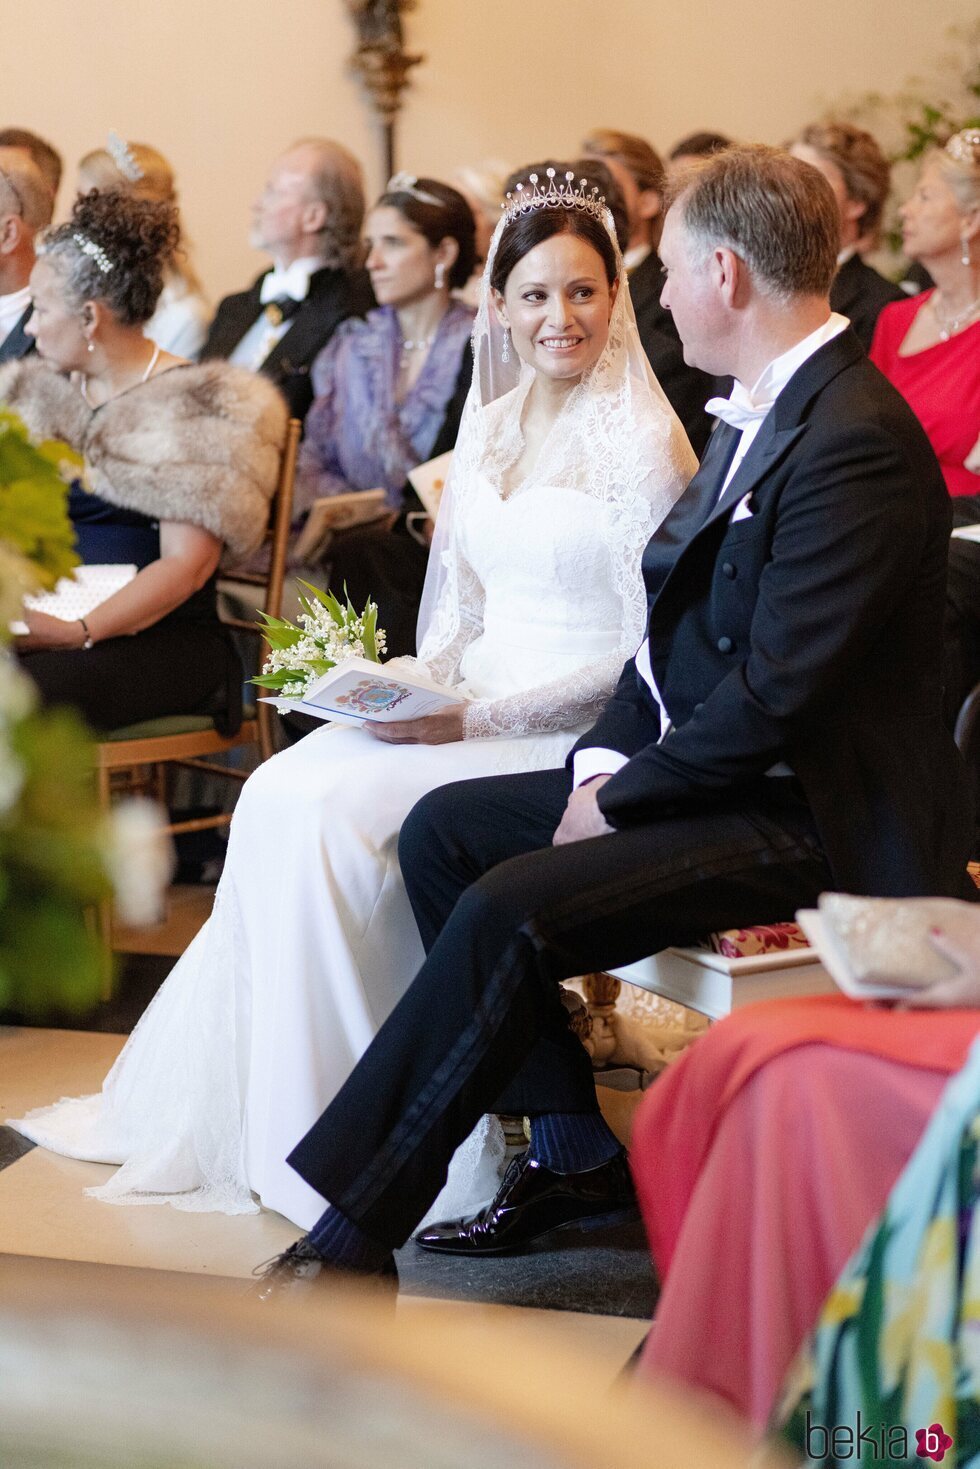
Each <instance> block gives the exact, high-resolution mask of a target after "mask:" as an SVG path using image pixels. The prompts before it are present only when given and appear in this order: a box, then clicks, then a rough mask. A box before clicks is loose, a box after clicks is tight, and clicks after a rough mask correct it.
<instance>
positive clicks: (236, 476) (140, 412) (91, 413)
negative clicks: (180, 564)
mask: <svg viewBox="0 0 980 1469" xmlns="http://www.w3.org/2000/svg"><path fill="white" fill-rule="evenodd" d="M0 402H2V403H4V404H6V406H7V407H9V408H12V409H13V410H14V411H15V412H16V413H19V414H20V416H21V417H22V418H23V420H24V422H25V423H26V424H27V427H28V430H29V432H30V433H31V435H32V437H34V438H36V439H61V440H63V441H64V442H65V443H66V444H68V445H70V447H71V448H73V449H75V450H77V451H78V452H79V453H80V454H81V455H83V457H84V459H85V465H86V471H85V484H86V488H87V489H89V490H91V491H92V493H93V494H96V495H100V496H101V497H102V498H103V499H104V500H108V501H109V502H110V503H111V504H113V505H119V506H120V507H121V508H123V509H126V510H138V511H140V512H142V514H144V515H150V516H152V517H153V519H154V520H178V521H186V522H189V523H190V524H191V525H199V526H203V528H204V529H205V530H209V531H211V533H212V535H215V536H219V537H220V538H221V540H222V541H224V543H225V544H226V546H227V547H228V548H229V550H230V551H231V552H232V553H233V554H234V555H236V556H244V555H248V553H249V552H251V551H254V550H255V549H256V547H257V546H258V545H259V544H260V542H261V540H262V535H263V533H264V531H265V527H266V522H267V520H268V517H269V502H270V500H271V499H272V496H273V495H274V494H275V490H276V481H277V479H278V476H279V463H280V458H281V454H282V446H283V443H284V441H285V437H286V421H287V410H286V405H285V403H284V401H283V399H282V397H281V395H280V394H279V391H278V390H277V389H276V388H274V387H273V386H272V384H271V383H270V382H268V380H267V379H265V378H262V377H258V376H257V375H256V374H254V373H251V372H246V371H245V370H244V369H243V368H240V367H232V366H230V365H229V364H228V363H227V362H204V363H201V364H200V365H196V364H189V365H188V366H186V367H174V368H171V369H169V371H167V372H161V373H160V374H159V375H158V376H157V377H151V378H150V379H149V380H148V381H147V382H145V383H138V384H137V385H136V386H135V387H132V388H129V389H128V390H127V391H126V392H125V393H121V394H120V395H119V397H118V398H111V399H110V400H109V402H108V403H105V404H103V406H102V407H101V408H97V409H92V408H90V407H89V406H88V404H87V403H86V402H85V400H84V398H83V397H82V395H81V393H80V392H79V391H78V389H77V388H76V387H75V386H73V384H72V383H70V382H69V381H68V379H67V378H65V377H62V375H61V374H60V373H58V372H55V371H54V370H53V369H52V368H50V367H48V366H47V364H46V363H44V362H41V361H39V360H38V359H37V358H27V359H25V360H24V361H21V362H11V363H8V364H6V365H5V366H3V367H2V368H0Z"/></svg>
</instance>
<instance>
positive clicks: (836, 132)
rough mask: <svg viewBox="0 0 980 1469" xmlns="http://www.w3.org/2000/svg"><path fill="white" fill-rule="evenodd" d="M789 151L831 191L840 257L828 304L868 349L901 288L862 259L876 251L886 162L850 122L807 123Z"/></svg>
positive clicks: (901, 293)
mask: <svg viewBox="0 0 980 1469" xmlns="http://www.w3.org/2000/svg"><path fill="white" fill-rule="evenodd" d="M789 148H790V152H791V153H793V154H794V155H795V156H796V157H797V158H802V159H803V162H804V163H812V164H813V167H814V168H819V170H820V172H821V173H822V174H823V176H824V178H825V179H826V180H827V182H828V184H829V185H830V187H831V188H832V189H833V191H834V198H835V199H836V200H837V207H838V209H839V210H840V253H839V254H838V256H837V274H836V276H835V277H834V284H833V285H832V286H831V288H830V304H831V307H832V308H833V310H834V311H839V312H840V313H841V315H842V316H846V317H847V318H848V320H849V321H850V323H851V326H852V327H853V328H854V330H855V331H856V332H857V334H858V336H859V337H860V338H861V341H862V342H863V343H864V346H865V348H866V349H868V348H870V346H871V338H872V336H873V334H874V329H875V322H876V321H877V320H878V316H879V313H880V312H881V310H882V308H883V307H885V306H887V305H888V304H889V303H890V302H891V301H902V300H904V299H905V292H904V291H903V290H902V288H901V286H897V285H895V283H894V282H893V281H889V280H886V279H885V277H884V276H883V275H879V273H878V271H876V270H875V269H874V268H873V266H870V265H869V264H868V263H867V261H866V260H865V259H864V258H863V257H864V254H865V252H866V251H868V250H873V249H874V248H875V246H876V244H877V243H878V236H879V234H880V232H881V217H882V214H883V212H884V208H885V202H886V200H887V198H888V187H889V181H890V169H889V166H888V160H887V158H886V157H885V155H884V153H882V151H881V149H880V148H879V147H878V144H877V143H876V142H875V140H874V138H873V137H872V136H871V134H870V133H866V132H865V131H864V129H863V128H858V127H855V126H854V125H853V123H849V122H827V123H820V122H815V123H811V124H810V126H809V127H805V128H804V129H803V131H802V132H801V133H800V135H799V137H798V138H797V139H796V140H795V142H793V143H791V144H790V145H789Z"/></svg>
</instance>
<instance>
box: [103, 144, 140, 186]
mask: <svg viewBox="0 0 980 1469" xmlns="http://www.w3.org/2000/svg"><path fill="white" fill-rule="evenodd" d="M105 150H106V152H107V153H108V155H109V157H110V158H111V159H112V161H113V163H114V164H115V165H116V167H117V168H118V170H119V172H120V173H121V174H122V176H123V178H124V179H128V180H129V182H130V183H131V184H138V183H139V181H140V179H141V178H142V177H143V170H142V169H141V168H140V166H139V164H138V163H137V162H136V157H135V155H134V153H133V150H132V148H131V147H130V146H129V144H128V143H127V142H126V140H125V138H121V137H120V136H119V134H118V133H110V134H109V136H108V137H107V138H106V140H105Z"/></svg>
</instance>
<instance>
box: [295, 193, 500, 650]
mask: <svg viewBox="0 0 980 1469" xmlns="http://www.w3.org/2000/svg"><path fill="white" fill-rule="evenodd" d="M498 212H499V211H498ZM475 233H476V227H475V224H474V221H473V215H472V212H471V210H470V207H469V205H468V204H467V202H466V200H465V199H464V198H463V196H462V194H459V193H457V191H456V190H455V189H451V188H450V187H449V186H448V184H442V183H439V182H437V181H436V180H435V179H416V178H413V177H412V176H411V175H410V174H406V173H401V174H396V175H395V177H394V178H393V179H391V180H390V181H389V183H388V186H387V188H386V189H385V192H384V193H383V194H382V195H381V197H380V199H379V200H378V201H377V203H376V204H375V205H374V208H373V209H372V210H371V212H370V213H369V215H368V217H367V222H366V227H365V237H366V245H367V251H368V254H367V262H366V264H367V271H368V274H369V275H370V277H371V286H372V289H373V291H374V296H375V299H376V300H377V301H378V302H379V303H380V304H379V306H378V309H377V310H376V311H371V312H369V313H368V316H367V318H366V319H365V320H363V321H362V320H360V319H357V318H355V319H351V320H348V321H345V322H343V323H342V325H341V326H339V327H338V328H337V330H336V331H335V332H334V334H333V336H332V338H331V339H330V342H329V343H328V344H327V346H326V347H324V349H323V351H322V352H321V353H320V355H319V357H318V358H317V359H316V361H315V362H314V364H313V386H314V390H315V392H316V398H315V400H314V403H313V406H312V408H311V409H310V411H309V413H308V414H307V417H306V434H305V437H304V439H303V443H302V446H301V448H300V455H299V462H298V465H297V471H296V493H295V502H294V505H295V511H296V513H297V515H301V514H303V513H304V512H305V511H307V510H308V509H309V507H310V505H311V504H312V503H313V501H314V500H317V499H320V498H322V497H325V496H329V495H337V494H341V493H344V492H347V491H350V490H374V489H383V490H384V491H385V495H386V497H387V502H388V505H389V507H390V513H389V514H388V515H386V516H385V517H384V520H383V522H381V523H377V524H371V525H367V526H363V527H355V528H354V529H352V530H349V531H341V532H339V533H338V534H337V535H335V536H334V538H333V541H332V542H331V544H330V546H329V547H328V549H327V552H326V557H325V565H326V566H327V567H328V568H329V581H330V584H331V586H332V587H333V589H334V591H335V592H336V593H337V595H338V596H342V595H343V592H344V588H345V587H346V589H347V594H348V595H349V597H350V599H351V601H352V602H353V603H354V605H355V606H356V607H363V606H364V604H365V602H366V601H367V600H368V598H371V599H372V600H373V601H374V602H376V603H377V606H378V609H379V621H380V623H381V626H382V627H383V628H385V630H386V632H387V649H388V655H389V657H396V656H398V655H400V654H405V653H414V652H415V625H416V623H417V621H418V615H419V602H420V601H421V597H422V584H423V582H424V581H425V568H426V563H427V562H428V556H429V551H428V545H427V544H426V543H425V541H424V540H417V539H416V538H415V537H414V536H413V535H411V534H409V528H408V522H407V519H406V516H407V513H408V512H409V511H412V510H416V511H421V506H420V504H419V502H418V501H417V500H416V499H415V497H414V495H413V494H412V493H411V491H410V488H409V486H408V485H407V481H406V475H407V474H408V471H409V470H410V469H414V468H415V466H416V465H418V464H422V463H424V462H425V461H426V460H427V459H431V458H433V457H434V456H435V455H436V454H441V453H444V452H445V451H446V450H448V449H451V448H452V447H453V445H454V444H455V442H456V434H457V432H458V429H459V420H460V416H461V414H462V411H463V403H464V402H465V399H466V394H467V392H468V391H469V385H470V377H471V375H472V370H473V363H472V356H471V353H470V346H469V342H470V333H471V332H472V330H473V316H474V312H473V309H472V307H469V306H465V305H464V304H463V303H462V302H461V301H456V300H454V299H453V297H452V292H453V291H454V290H455V289H456V288H457V287H459V286H464V285H465V284H466V282H467V281H468V280H469V278H470V276H471V274H472V271H473V265H474V261H475V258H476V250H475ZM406 491H408V493H406Z"/></svg>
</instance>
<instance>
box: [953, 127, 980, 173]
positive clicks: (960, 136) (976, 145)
mask: <svg viewBox="0 0 980 1469" xmlns="http://www.w3.org/2000/svg"><path fill="white" fill-rule="evenodd" d="M946 152H947V153H948V154H949V156H950V158H954V159H955V160H956V162H957V163H972V164H974V165H980V128H964V129H963V131H962V132H959V133H954V134H953V136H952V137H951V138H950V140H949V142H948V143H947V144H946Z"/></svg>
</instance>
